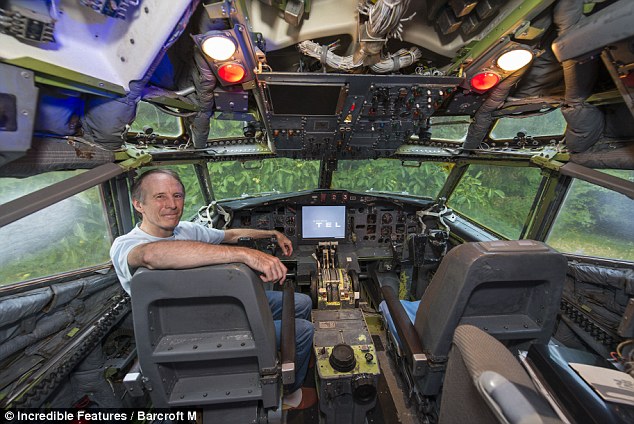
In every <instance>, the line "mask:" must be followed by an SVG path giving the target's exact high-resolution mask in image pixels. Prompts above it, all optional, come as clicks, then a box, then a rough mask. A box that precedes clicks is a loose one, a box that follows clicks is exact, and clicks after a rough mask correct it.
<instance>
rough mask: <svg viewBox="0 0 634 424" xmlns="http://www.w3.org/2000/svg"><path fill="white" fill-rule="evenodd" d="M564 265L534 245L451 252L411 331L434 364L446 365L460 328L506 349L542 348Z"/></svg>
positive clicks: (472, 246)
mask: <svg viewBox="0 0 634 424" xmlns="http://www.w3.org/2000/svg"><path fill="white" fill-rule="evenodd" d="M566 269H567V261H566V258H565V257H564V256H563V255H562V254H560V253H559V252H557V251H555V250H553V249H551V248H550V247H549V246H547V245H546V244H544V243H541V242H537V241H533V240H510V241H491V242H477V243H465V244H462V245H459V246H457V247H455V248H454V249H452V250H451V251H449V253H447V255H446V256H445V258H444V259H443V261H442V263H441V264H440V267H439V268H438V271H437V272H436V274H435V275H434V277H433V279H432V281H431V282H430V284H429V287H428V288H427V290H426V291H425V293H424V294H423V297H422V299H421V302H420V306H419V308H418V310H417V312H416V319H415V322H414V326H415V328H416V331H417V333H418V336H419V337H420V340H421V342H422V345H423V349H424V351H425V353H426V354H427V356H428V357H429V358H430V359H431V360H432V361H443V360H446V357H447V354H448V353H449V347H450V346H451V339H452V337H453V333H454V331H455V329H456V327H457V326H458V325H459V324H471V325H474V326H476V327H478V328H481V329H483V330H485V331H486V332H487V333H489V334H491V335H493V336H494V337H495V338H496V339H498V340H504V341H505V344H506V345H507V346H508V347H526V346H528V344H530V343H532V342H542V343H546V342H547V341H548V340H549V338H550V335H551V333H552V331H553V328H554V325H555V319H556V316H557V311H558V310H559V304H560V301H561V293H562V290H563V284H564V279H565V276H566Z"/></svg>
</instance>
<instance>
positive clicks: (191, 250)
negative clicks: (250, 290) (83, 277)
mask: <svg viewBox="0 0 634 424" xmlns="http://www.w3.org/2000/svg"><path fill="white" fill-rule="evenodd" d="M231 262H241V263H244V264H246V265H248V266H249V267H251V268H253V269H255V270H256V271H259V272H261V273H262V274H263V275H260V278H261V279H262V281H265V282H275V281H278V280H279V282H280V284H281V283H283V282H284V280H285V279H286V271H287V269H286V267H285V266H284V264H282V262H280V260H279V259H278V258H276V257H274V256H271V255H267V254H266V253H262V252H260V251H258V250H253V249H248V248H246V247H238V246H223V245H215V244H209V243H203V242H199V241H184V240H172V241H157V242H153V243H144V244H140V245H138V246H136V247H135V248H134V249H132V250H131V251H130V253H129V254H128V265H129V266H130V268H132V269H135V268H139V267H145V268H149V269H184V268H195V267H199V266H204V265H216V264H225V263H231Z"/></svg>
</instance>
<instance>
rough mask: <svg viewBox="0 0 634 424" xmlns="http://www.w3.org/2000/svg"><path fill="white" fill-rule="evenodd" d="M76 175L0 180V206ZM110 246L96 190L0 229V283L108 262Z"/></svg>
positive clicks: (70, 173)
mask: <svg viewBox="0 0 634 424" xmlns="http://www.w3.org/2000/svg"><path fill="white" fill-rule="evenodd" d="M80 172H81V171H72V172H66V171H65V172H49V173H46V174H40V175H36V176H33V177H30V178H26V179H15V178H2V179H0V203H6V202H7V201H9V200H11V199H13V198H17V197H20V196H23V195H25V194H28V193H31V192H34V191H36V190H38V189H40V188H43V187H46V186H48V185H51V184H53V183H55V182H57V181H61V180H63V179H66V178H69V177H70V176H73V175H77V174H79V173H80ZM110 244H111V237H110V232H109V229H108V225H107V221H106V217H105V215H104V207H103V204H102V202H101V196H100V194H99V189H98V188H96V187H95V188H91V189H88V190H86V191H84V192H82V193H79V194H77V195H75V196H73V197H70V198H68V199H65V200H62V201H61V202H58V203H56V204H54V205H52V206H49V207H48V208H46V209H43V210H40V211H37V212H35V213H33V214H31V215H28V216H26V217H24V218H22V219H20V220H18V221H15V222H13V223H11V224H9V225H6V226H4V227H2V228H0V285H7V284H11V283H14V282H18V281H24V280H29V279H32V278H37V277H43V276H48V275H54V274H57V273H61V272H65V271H71V270H75V269H80V268H84V267H88V266H92V265H98V264H102V263H106V262H108V260H109V259H110V258H109V253H108V252H109V249H110Z"/></svg>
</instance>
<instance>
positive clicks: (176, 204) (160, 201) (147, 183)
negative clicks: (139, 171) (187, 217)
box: [132, 174, 185, 237]
mask: <svg viewBox="0 0 634 424" xmlns="http://www.w3.org/2000/svg"><path fill="white" fill-rule="evenodd" d="M141 190H142V192H143V196H142V198H143V200H142V201H141V200H137V199H135V200H133V202H132V204H133V205H134V208H135V209H136V210H137V211H139V213H141V214H142V215H143V222H142V223H141V225H140V228H141V229H142V230H143V231H145V232H146V233H148V234H151V235H153V236H156V237H170V236H171V235H172V234H173V231H174V228H176V226H177V225H178V222H179V221H180V219H181V215H183V204H184V202H185V193H184V192H183V187H181V185H180V184H179V182H178V181H176V180H175V179H174V178H173V177H171V176H170V175H167V174H153V175H150V176H149V177H147V178H146V179H145V180H144V181H143V184H142V185H141Z"/></svg>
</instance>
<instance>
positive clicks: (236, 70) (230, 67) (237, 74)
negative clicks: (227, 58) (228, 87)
mask: <svg viewBox="0 0 634 424" xmlns="http://www.w3.org/2000/svg"><path fill="white" fill-rule="evenodd" d="M245 75H246V70H245V69H244V67H243V66H242V65H240V64H239V63H235V62H229V63H224V64H222V65H221V66H220V67H219V68H218V76H219V77H220V78H222V79H223V80H225V81H226V82H229V83H237V82H240V81H242V79H243V78H244V76H245Z"/></svg>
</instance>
